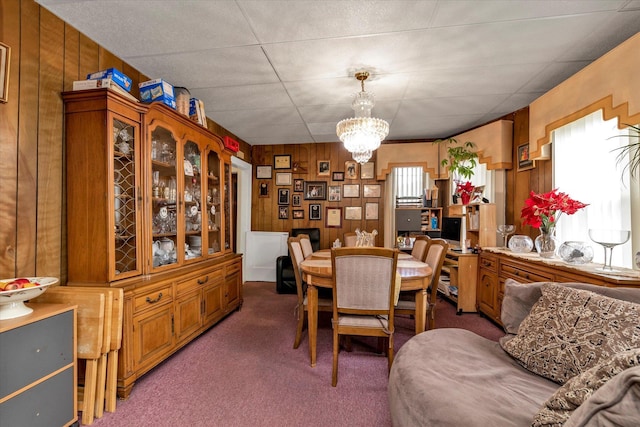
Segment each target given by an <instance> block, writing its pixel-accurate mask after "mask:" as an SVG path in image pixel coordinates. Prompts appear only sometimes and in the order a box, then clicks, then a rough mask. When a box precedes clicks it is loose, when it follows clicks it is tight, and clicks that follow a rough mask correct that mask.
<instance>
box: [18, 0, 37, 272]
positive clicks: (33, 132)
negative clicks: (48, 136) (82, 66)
mask: <svg viewBox="0 0 640 427" xmlns="http://www.w3.org/2000/svg"><path fill="white" fill-rule="evenodd" d="M20 5H21V9H20V15H19V21H20V48H19V49H20V56H19V58H20V62H19V68H20V77H19V82H20V85H19V95H18V97H19V99H16V100H15V101H16V102H19V103H18V111H19V112H18V123H19V128H18V156H17V162H18V185H17V200H18V203H17V212H16V214H17V217H16V222H15V228H16V232H17V244H16V271H15V273H16V274H15V275H16V276H23V275H34V274H37V269H36V264H35V259H36V254H37V237H38V236H37V234H36V233H37V231H36V230H37V226H36V221H37V213H38V212H37V201H38V188H37V182H36V179H37V172H38V171H37V162H38V159H37V151H38V126H39V122H40V119H41V118H40V116H39V103H40V99H39V92H38V91H39V87H40V81H39V72H40V64H39V62H40V31H41V28H40V12H39V7H38V6H37V5H36V4H35V3H32V2H21V3H20ZM12 62H14V61H12ZM14 64H15V62H14Z"/></svg>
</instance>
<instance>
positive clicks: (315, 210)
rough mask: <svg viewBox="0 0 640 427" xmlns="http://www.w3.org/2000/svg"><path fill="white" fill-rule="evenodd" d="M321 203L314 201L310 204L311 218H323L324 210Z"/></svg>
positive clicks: (318, 219)
mask: <svg viewBox="0 0 640 427" xmlns="http://www.w3.org/2000/svg"><path fill="white" fill-rule="evenodd" d="M320 207H321V205H320V204H319V203H312V204H310V205H309V219H310V220H311V221H320V220H321V219H322V210H321V209H320Z"/></svg>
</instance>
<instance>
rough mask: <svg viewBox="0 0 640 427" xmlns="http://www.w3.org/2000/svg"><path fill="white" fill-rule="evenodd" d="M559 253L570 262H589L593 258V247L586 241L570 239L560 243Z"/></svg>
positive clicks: (564, 259) (565, 260)
mask: <svg viewBox="0 0 640 427" xmlns="http://www.w3.org/2000/svg"><path fill="white" fill-rule="evenodd" d="M558 255H560V258H562V260H563V261H564V262H567V263H569V264H587V263H589V262H591V260H592V259H593V248H592V247H591V246H590V245H589V244H587V243H585V242H578V241H573V240H570V241H567V242H564V243H563V244H561V245H560V248H558Z"/></svg>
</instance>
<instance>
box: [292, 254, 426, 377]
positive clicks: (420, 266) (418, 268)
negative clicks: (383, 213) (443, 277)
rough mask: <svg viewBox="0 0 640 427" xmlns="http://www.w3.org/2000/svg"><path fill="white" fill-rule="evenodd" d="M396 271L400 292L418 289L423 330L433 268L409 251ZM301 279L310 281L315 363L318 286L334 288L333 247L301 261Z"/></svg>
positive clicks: (311, 343) (418, 328)
mask: <svg viewBox="0 0 640 427" xmlns="http://www.w3.org/2000/svg"><path fill="white" fill-rule="evenodd" d="M396 269H397V273H398V274H399V276H400V279H401V282H400V292H415V298H416V313H417V314H416V319H415V323H416V334H419V333H420V332H424V327H425V321H426V317H427V287H428V286H429V281H430V279H431V275H432V274H433V270H432V268H431V267H430V266H429V264H426V263H424V262H422V261H420V260H418V259H416V258H414V257H412V256H411V255H409V254H405V253H402V252H401V253H399V254H398V264H397V268H396ZM300 270H301V273H302V279H303V280H304V281H305V282H306V283H307V310H308V320H307V323H308V328H309V356H310V358H311V366H312V367H315V366H316V343H317V337H318V287H322V288H333V272H332V269H331V249H322V250H319V251H316V252H314V253H312V254H311V255H309V256H308V257H307V258H306V259H305V260H304V261H302V262H301V263H300Z"/></svg>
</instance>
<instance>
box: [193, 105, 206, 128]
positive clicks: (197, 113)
mask: <svg viewBox="0 0 640 427" xmlns="http://www.w3.org/2000/svg"><path fill="white" fill-rule="evenodd" d="M189 117H190V118H191V120H193V121H194V122H196V123H198V124H199V125H201V126H204V127H207V116H206V114H205V112H204V102H202V101H201V100H199V99H197V98H191V99H190V100H189Z"/></svg>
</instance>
